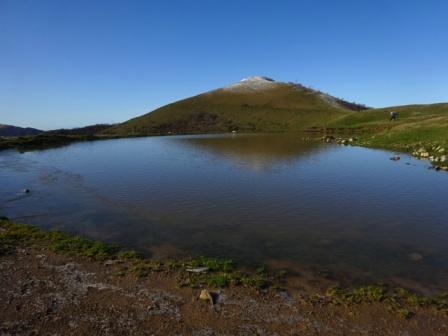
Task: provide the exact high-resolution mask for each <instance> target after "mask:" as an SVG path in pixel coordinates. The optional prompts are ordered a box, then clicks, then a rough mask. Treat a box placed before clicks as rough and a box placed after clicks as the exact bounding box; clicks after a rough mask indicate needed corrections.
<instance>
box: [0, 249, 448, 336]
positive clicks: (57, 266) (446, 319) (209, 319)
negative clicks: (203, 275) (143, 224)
mask: <svg viewBox="0 0 448 336" xmlns="http://www.w3.org/2000/svg"><path fill="white" fill-rule="evenodd" d="M121 267H122V265H121V263H120V262H118V261H117V260H104V261H101V262H100V261H92V260H88V259H86V258H82V257H77V256H68V255H66V254H62V253H55V252H51V251H49V250H48V249H46V248H45V247H36V246H33V247H30V246H16V247H15V248H13V249H12V250H11V249H10V250H9V252H8V253H4V254H2V255H1V256H0V316H1V318H0V334H1V335H447V334H448V316H447V314H446V313H445V312H444V311H441V310H437V309H435V308H434V307H427V308H420V309H418V313H416V314H415V315H414V316H413V317H411V318H404V317H403V316H401V315H400V314H397V313H395V312H391V311H390V310H388V309H386V308H385V306H384V304H383V303H369V304H362V303H361V304H356V305H349V306H345V305H335V304H329V303H328V302H326V299H325V297H324V296H322V297H319V296H315V297H314V299H313V300H309V299H305V296H303V297H301V296H300V295H299V296H296V297H290V296H289V295H288V294H287V293H286V292H281V291H278V290H272V289H269V290H260V289H257V288H250V287H242V286H239V287H238V286H230V287H228V288H224V289H213V288H208V289H209V290H210V291H211V292H212V293H214V300H215V302H214V304H213V305H212V304H211V303H210V302H207V301H202V300H199V299H198V297H199V294H200V290H201V288H195V289H193V288H189V287H184V288H179V287H178V286H177V279H176V277H177V275H176V274H175V273H170V272H152V273H150V274H148V276H147V277H143V278H139V277H136V276H134V275H132V274H126V275H122V274H121V273H120V269H121Z"/></svg>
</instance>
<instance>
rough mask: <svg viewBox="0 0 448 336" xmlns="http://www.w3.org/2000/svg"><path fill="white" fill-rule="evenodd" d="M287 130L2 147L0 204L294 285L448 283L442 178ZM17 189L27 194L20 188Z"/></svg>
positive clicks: (447, 188) (447, 209) (33, 219)
mask: <svg viewBox="0 0 448 336" xmlns="http://www.w3.org/2000/svg"><path fill="white" fill-rule="evenodd" d="M301 138H302V137H301V135H300V134H295V135H293V134H291V135H242V134H236V135H202V136H170V137H147V138H133V139H117V140H105V141H96V142H84V143H74V144H71V145H69V146H66V147H60V148H56V149H47V150H43V151H32V152H26V153H18V152H16V151H3V152H0V186H1V187H0V212H1V213H2V214H3V215H6V216H8V217H10V218H11V219H14V220H17V221H20V222H24V223H32V224H36V225H38V226H40V227H43V228H48V229H60V230H63V231H68V232H73V233H79V234H82V235H85V236H88V237H92V238H98V239H101V240H103V241H106V242H114V243H119V244H120V245H122V246H125V247H130V248H137V249H139V250H140V251H142V252H144V253H146V254H147V255H149V256H152V257H154V258H163V257H166V256H174V257H185V256H189V255H207V256H213V257H219V256H221V257H229V258H232V259H234V260H236V261H237V262H239V263H240V264H242V265H245V266H247V267H251V266H255V265H261V264H266V265H268V266H269V267H272V268H279V269H288V270H289V274H290V280H289V283H290V285H291V286H292V287H294V286H295V287H297V288H301V287H306V286H308V285H310V286H312V285H317V286H319V285H324V284H327V282H328V283H331V282H334V281H336V282H339V283H344V284H358V283H365V282H378V281H385V282H390V283H394V284H396V285H401V286H406V287H409V288H412V289H417V290H421V291H423V292H425V293H431V292H438V291H442V290H443V291H447V290H448V221H447V219H448V202H447V200H448V174H447V173H444V172H436V171H434V170H429V169H428V166H429V164H428V162H425V161H419V160H416V159H414V158H412V157H410V156H407V155H401V160H399V161H396V162H395V161H391V160H390V159H389V158H390V157H391V156H392V155H393V154H394V153H391V152H388V151H383V150H373V149H366V148H360V147H352V146H338V145H333V144H322V143H318V142H304V141H302V140H301ZM22 188H29V189H30V190H31V192H30V193H29V194H24V193H22V192H21V189H22Z"/></svg>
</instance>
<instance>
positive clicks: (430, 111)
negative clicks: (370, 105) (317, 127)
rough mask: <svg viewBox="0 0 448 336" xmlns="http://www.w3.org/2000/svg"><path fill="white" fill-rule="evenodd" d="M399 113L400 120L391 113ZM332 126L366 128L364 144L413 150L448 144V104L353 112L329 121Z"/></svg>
mask: <svg viewBox="0 0 448 336" xmlns="http://www.w3.org/2000/svg"><path fill="white" fill-rule="evenodd" d="M391 111H396V112H398V118H397V120H396V121H389V119H388V118H389V113H390V112H391ZM328 126H329V127H334V128H350V129H362V130H363V131H364V136H363V142H362V144H363V145H368V146H372V147H382V148H391V149H400V150H403V149H407V148H408V149H410V148H415V147H417V146H420V145H425V144H426V145H427V144H432V143H437V144H439V145H443V146H445V147H446V146H448V103H440V104H428V105H405V106H394V107H388V108H380V109H370V110H366V111H363V112H362V113H351V114H348V115H344V116H341V117H338V118H336V119H334V120H332V121H330V122H329V123H328Z"/></svg>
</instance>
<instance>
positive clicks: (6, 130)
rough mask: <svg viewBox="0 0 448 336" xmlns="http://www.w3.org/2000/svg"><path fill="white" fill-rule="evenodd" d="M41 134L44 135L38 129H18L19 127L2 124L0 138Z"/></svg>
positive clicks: (0, 125)
mask: <svg viewBox="0 0 448 336" xmlns="http://www.w3.org/2000/svg"><path fill="white" fill-rule="evenodd" d="M41 133H43V131H41V130H38V129H36V128H30V127H18V126H12V125H3V124H0V136H3V137H16V136H26V135H37V134H41Z"/></svg>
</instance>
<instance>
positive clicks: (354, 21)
mask: <svg viewBox="0 0 448 336" xmlns="http://www.w3.org/2000/svg"><path fill="white" fill-rule="evenodd" d="M447 15H448V1H446V0H440V1H435V0H425V1H421V0H414V1H412V0H401V1H398V0H397V1H394V0H387V1H386V0H374V1H373V0H351V1H349V0H341V1H334V0H327V1H324V0H303V1H301V0H294V1H286V0H285V1H281V0H278V1H260V0H254V1H249V0H245V1H242V0H225V1H218V0H208V1H198V0H195V1H193V0H190V1H187V0H185V1H169V0H164V1H150V0H148V1H132V0H129V1H125V0H121V1H113V0H107V1H106V0H105V1H94V0H54V1H47V0H28V1H26V0H0V123H7V124H14V125H19V126H32V127H37V128H42V129H51V128H59V127H75V126H82V125H87V124H92V123H100V122H107V123H111V122H120V121H124V120H127V119H129V118H131V117H134V116H137V115H140V114H143V113H145V112H148V111H150V110H153V109H154V108H156V107H158V106H161V105H164V104H166V103H169V102H172V101H175V100H177V99H180V98H185V97H188V96H191V95H194V94H197V93H199V92H202V91H207V90H209V89H212V88H216V87H220V86H223V85H226V84H229V83H232V82H235V81H238V80H240V79H241V78H243V77H247V76H250V75H265V76H269V77H272V78H274V79H276V80H284V81H297V82H300V83H302V84H305V85H309V86H312V87H315V88H319V89H321V90H322V91H325V92H329V93H331V94H333V95H336V96H338V97H342V98H345V99H348V100H351V101H356V102H360V103H364V104H368V105H371V106H377V107H380V106H389V105H398V104H408V103H430V102H440V101H448V19H447Z"/></svg>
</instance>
